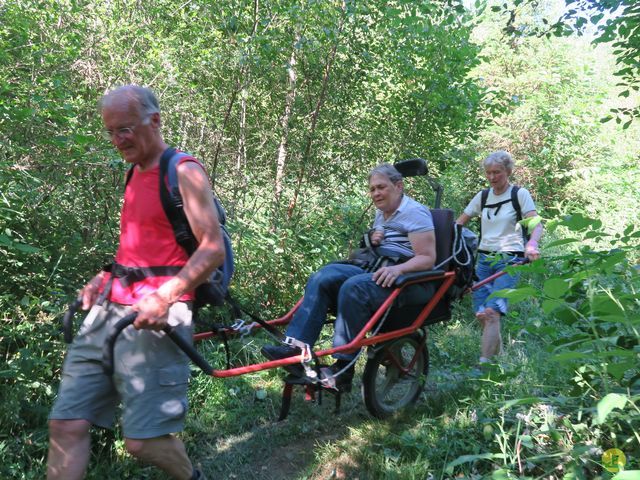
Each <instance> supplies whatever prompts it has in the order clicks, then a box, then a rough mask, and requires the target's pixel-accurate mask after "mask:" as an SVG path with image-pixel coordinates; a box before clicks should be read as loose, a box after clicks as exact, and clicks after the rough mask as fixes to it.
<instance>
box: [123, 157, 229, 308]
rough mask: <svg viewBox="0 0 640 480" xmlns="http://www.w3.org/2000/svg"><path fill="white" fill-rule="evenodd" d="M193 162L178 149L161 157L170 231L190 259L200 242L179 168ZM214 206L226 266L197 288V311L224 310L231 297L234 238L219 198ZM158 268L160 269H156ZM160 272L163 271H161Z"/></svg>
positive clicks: (162, 197)
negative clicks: (184, 198) (180, 183)
mask: <svg viewBox="0 0 640 480" xmlns="http://www.w3.org/2000/svg"><path fill="white" fill-rule="evenodd" d="M187 157H188V158H193V156H192V155H190V154H188V153H183V152H177V151H176V149H175V148H172V147H169V148H167V149H166V150H165V151H164V152H163V153H162V156H161V157H160V175H159V177H160V201H161V203H162V209H163V210H164V213H165V215H166V216H167V219H168V220H169V223H171V227H172V228H173V234H174V236H175V239H176V242H177V243H178V245H180V246H181V247H182V248H183V249H184V250H185V252H187V255H189V256H191V255H193V252H195V251H196V249H197V248H198V242H197V240H196V238H195V236H194V235H193V232H192V230H191V226H190V225H189V221H188V220H187V216H186V215H185V213H184V205H183V202H182V195H181V194H180V188H179V186H178V164H179V163H180V160H182V159H183V158H187ZM133 169H134V167H133V166H132V167H131V168H130V169H129V171H128V172H127V179H126V182H125V188H126V185H127V184H128V183H129V180H130V179H131V176H132V175H133ZM213 203H214V205H215V206H216V210H217V213H218V220H219V222H220V233H221V235H222V240H223V242H224V251H225V256H224V263H223V264H222V265H221V266H220V267H218V268H217V269H215V270H214V271H213V273H212V274H211V275H210V276H209V279H208V280H207V281H206V282H205V283H203V284H201V285H200V286H198V287H197V288H196V298H195V302H194V307H195V308H196V309H197V308H199V307H201V306H204V305H214V306H221V305H223V304H224V302H225V300H226V299H227V297H228V288H229V283H230V282H231V277H232V276H233V272H234V270H235V267H234V261H233V249H232V245H231V237H230V236H229V232H228V231H227V228H226V214H225V211H224V208H223V207H222V204H221V203H220V201H219V200H218V198H217V197H216V196H215V195H214V196H213ZM156 268H157V267H156ZM160 268H161V267H160Z"/></svg>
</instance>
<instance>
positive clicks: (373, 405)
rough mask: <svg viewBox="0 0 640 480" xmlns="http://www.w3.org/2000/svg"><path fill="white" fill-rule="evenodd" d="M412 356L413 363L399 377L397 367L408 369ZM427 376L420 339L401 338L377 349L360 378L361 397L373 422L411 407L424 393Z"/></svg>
mask: <svg viewBox="0 0 640 480" xmlns="http://www.w3.org/2000/svg"><path fill="white" fill-rule="evenodd" d="M416 352H418V353H417V355H418V357H417V359H416V361H415V363H414V364H413V366H412V367H411V369H410V370H409V371H408V372H407V373H406V374H403V373H402V370H401V369H400V368H399V367H398V365H400V366H402V367H403V368H406V367H408V366H409V364H410V363H411V360H413V358H414V356H415V355H416ZM392 357H393V358H395V362H394V361H393V360H392ZM428 373H429V351H428V349H427V344H426V339H425V338H424V335H421V334H419V333H418V334H413V335H409V336H406V337H401V338H398V339H395V340H391V341H389V342H387V343H386V344H384V345H382V346H380V347H378V349H377V351H376V353H375V354H374V356H373V357H372V358H370V359H369V360H368V361H367V364H366V365H365V367H364V374H363V375H362V396H363V399H364V404H365V405H366V407H367V410H369V412H370V413H371V415H373V416H374V417H376V418H387V417H389V416H390V415H393V414H394V413H395V412H397V411H398V410H401V409H403V408H406V407H408V406H410V405H413V404H414V403H415V401H416V400H417V399H418V397H419V396H420V393H421V392H422V390H423V389H424V386H425V384H426V380H427V374H428Z"/></svg>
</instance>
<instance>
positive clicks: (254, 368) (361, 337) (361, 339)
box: [194, 272, 456, 378]
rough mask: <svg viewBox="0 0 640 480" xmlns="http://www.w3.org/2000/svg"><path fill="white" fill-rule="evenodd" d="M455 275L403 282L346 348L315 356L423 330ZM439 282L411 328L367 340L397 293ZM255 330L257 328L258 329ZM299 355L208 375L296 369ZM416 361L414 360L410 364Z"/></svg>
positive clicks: (282, 321)
mask: <svg viewBox="0 0 640 480" xmlns="http://www.w3.org/2000/svg"><path fill="white" fill-rule="evenodd" d="M455 278H456V277H455V273H454V272H444V273H443V274H442V275H437V276H433V277H428V278H426V279H419V280H413V281H408V282H406V283H405V284H404V285H403V286H402V287H399V288H396V289H394V290H393V291H392V292H391V295H389V298H387V300H385V302H384V303H383V304H382V305H381V306H380V308H378V310H377V311H376V312H375V313H374V314H373V316H372V317H371V318H370V319H369V321H368V322H367V323H366V325H365V326H364V327H363V329H362V331H361V332H360V333H359V334H358V335H357V336H356V337H355V338H354V339H353V340H352V341H351V342H350V343H348V344H347V345H343V346H341V347H335V348H329V349H325V350H319V351H317V352H315V354H316V356H318V357H324V356H327V355H333V354H334V353H339V352H349V353H350V352H354V351H356V350H358V349H360V348H361V347H365V346H368V345H374V344H377V343H381V342H386V341H388V340H392V339H394V338H399V337H403V336H405V335H409V334H411V333H413V332H415V331H416V330H418V328H420V327H421V326H422V324H423V323H424V321H425V320H426V319H427V317H428V316H429V315H430V314H431V312H432V311H433V309H434V308H435V306H436V305H437V304H438V302H439V301H440V300H441V299H442V298H443V296H444V295H445V293H446V292H447V290H449V287H451V285H452V284H453V282H454V281H455ZM439 280H442V284H441V285H440V287H439V288H438V290H437V291H436V292H435V294H434V295H433V297H432V298H431V300H429V302H428V303H427V304H426V305H425V306H424V308H423V309H422V310H421V311H420V314H419V315H418V316H417V317H416V319H415V320H414V321H413V323H412V324H411V325H409V326H408V327H404V328H400V329H398V330H394V331H392V332H385V333H380V334H377V335H374V336H371V337H367V336H366V335H367V334H368V333H369V332H370V331H371V330H372V329H373V328H374V327H375V325H376V324H377V323H378V321H379V320H380V319H381V318H382V317H383V316H384V314H385V313H386V311H387V310H388V309H389V308H391V306H392V305H393V302H394V301H395V299H396V298H397V297H398V295H400V293H401V292H402V291H403V290H404V289H405V288H406V287H408V286H409V285H413V284H416V283H425V282H435V281H439ZM301 303H302V299H300V300H298V302H297V303H296V304H295V306H294V307H293V308H292V309H291V310H290V311H289V312H287V313H286V314H285V315H284V316H282V317H280V318H277V319H275V320H270V321H268V322H267V323H268V324H269V325H273V326H278V325H286V324H287V323H289V322H290V321H291V318H292V317H293V314H294V313H295V311H296V310H297V309H298V308H299V307H300V304H301ZM256 328H259V326H257V327H256ZM226 333H229V334H232V333H235V332H233V331H230V330H227V331H226ZM215 335H216V334H215V333H214V332H205V333H199V334H196V335H194V341H200V340H204V339H206V338H210V337H213V336H215ZM301 357H302V355H296V356H294V357H288V358H283V359H279V360H270V361H267V362H263V363H255V364H252V365H245V366H242V367H236V368H230V369H226V370H215V369H214V370H213V371H212V372H210V375H211V376H212V377H218V378H226V377H235V376H238V375H244V374H245V373H252V372H259V371H262V370H268V369H271V368H277V367H284V366H287V365H295V364H299V363H300V362H301V361H302V358H301ZM413 361H415V359H414V360H413Z"/></svg>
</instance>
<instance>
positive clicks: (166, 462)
mask: <svg viewBox="0 0 640 480" xmlns="http://www.w3.org/2000/svg"><path fill="white" fill-rule="evenodd" d="M125 445H126V447H127V451H128V452H129V453H130V454H131V455H133V456H134V457H136V458H137V459H138V460H141V461H143V462H146V463H150V464H151V465H155V466H156V467H158V468H160V469H161V470H163V471H164V472H166V473H168V474H169V475H171V477H173V478H175V479H176V480H189V479H190V478H191V476H192V475H193V466H192V465H191V460H189V457H188V456H187V451H186V450H185V448H184V444H183V443H182V441H181V440H179V439H178V438H176V437H175V436H173V435H163V436H161V437H155V438H147V439H144V440H135V439H131V438H125Z"/></svg>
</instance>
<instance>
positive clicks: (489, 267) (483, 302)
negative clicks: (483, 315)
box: [473, 253, 522, 315]
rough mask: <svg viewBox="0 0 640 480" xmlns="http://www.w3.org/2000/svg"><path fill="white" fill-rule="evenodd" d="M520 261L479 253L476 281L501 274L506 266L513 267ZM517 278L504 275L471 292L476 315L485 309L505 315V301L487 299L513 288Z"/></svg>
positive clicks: (501, 255) (515, 275)
mask: <svg viewBox="0 0 640 480" xmlns="http://www.w3.org/2000/svg"><path fill="white" fill-rule="evenodd" d="M521 261H522V258H521V257H518V256H516V255H507V254H500V253H498V254H492V255H487V254H485V253H479V254H478V262H477V263H476V275H478V281H482V280H484V279H485V278H488V277H490V276H491V275H493V274H495V273H498V272H502V271H503V270H504V269H505V267H506V266H508V265H513V264H515V263H519V262H521ZM519 277H520V275H518V274H513V275H510V274H508V273H505V274H504V275H502V276H500V277H498V278H496V279H495V280H493V281H492V282H489V283H487V284H485V285H483V286H482V287H480V288H479V289H478V290H475V291H474V292H473V309H474V311H475V312H476V313H478V312H482V311H484V309H485V308H492V309H493V310H495V311H496V312H500V313H501V314H502V315H506V314H507V308H508V306H509V305H508V301H507V299H506V298H502V297H491V298H489V295H491V294H492V293H493V292H496V291H498V290H503V289H505V288H515V286H516V284H517V283H518V279H519Z"/></svg>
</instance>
